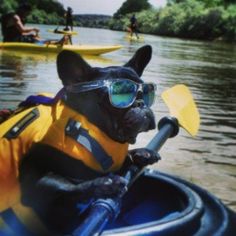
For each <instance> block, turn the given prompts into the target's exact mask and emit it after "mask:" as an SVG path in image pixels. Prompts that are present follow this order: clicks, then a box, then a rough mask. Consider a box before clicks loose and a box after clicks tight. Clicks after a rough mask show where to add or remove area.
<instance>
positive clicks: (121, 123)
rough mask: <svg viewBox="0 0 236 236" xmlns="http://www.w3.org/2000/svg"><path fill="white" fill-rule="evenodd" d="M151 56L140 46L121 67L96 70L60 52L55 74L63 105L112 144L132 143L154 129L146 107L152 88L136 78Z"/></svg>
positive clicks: (152, 91)
mask: <svg viewBox="0 0 236 236" xmlns="http://www.w3.org/2000/svg"><path fill="white" fill-rule="evenodd" d="M151 54H152V49H151V47H150V46H144V47H142V48H140V49H139V50H138V51H137V52H136V53H135V55H134V56H133V57H132V58H131V59H130V60H129V61H128V62H127V63H126V64H125V65H124V66H110V67H105V68H98V67H91V66H90V65H89V64H88V63H87V62H86V61H84V60H83V59H82V57H81V56H80V55H78V54H76V53H74V52H71V51H67V50H64V51H62V52H61V53H60V54H59V55H58V58H57V70H58V74H59V77H60V79H61V80H62V83H63V85H64V87H65V90H66V99H65V103H66V104H67V105H68V106H70V107H71V108H73V109H74V110H76V111H78V112H79V113H81V114H83V115H84V116H86V117H87V118H88V120H89V121H90V122H91V123H93V124H95V125H96V126H97V127H99V128H100V129H101V130H102V131H104V132H105V133H106V134H107V135H108V136H109V137H110V138H112V139H113V140H115V141H118V142H120V143H125V142H128V143H135V141H136V137H137V135H138V133H140V132H143V131H148V130H150V129H154V128H155V119H154V115H153V112H152V111H151V109H150V107H149V106H148V105H150V104H148V103H149V102H150V100H152V99H153V96H154V92H155V91H154V87H155V86H154V85H153V84H145V83H144V82H143V81H142V79H141V78H140V76H141V75H142V73H143V70H144V68H145V67H146V65H147V64H148V62H149V61H150V59H151Z"/></svg>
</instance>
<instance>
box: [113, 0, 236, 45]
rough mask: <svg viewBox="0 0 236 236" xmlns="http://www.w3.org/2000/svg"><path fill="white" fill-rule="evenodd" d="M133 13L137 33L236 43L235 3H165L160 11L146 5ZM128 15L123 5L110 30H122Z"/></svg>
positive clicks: (183, 0) (173, 0)
mask: <svg viewBox="0 0 236 236" xmlns="http://www.w3.org/2000/svg"><path fill="white" fill-rule="evenodd" d="M127 2H136V1H135V0H127V1H126V3H127ZM141 2H145V0H141ZM146 2H148V1H146ZM126 6H127V4H126ZM122 8H123V11H122V10H121V9H122ZM135 13H136V18H137V20H138V23H139V31H140V32H141V33H149V34H154V35H162V36H170V37H181V38H190V39H204V40H205V39H206V40H213V39H223V40H232V41H235V40H236V1H235V0H168V3H167V6H165V7H163V8H160V9H154V8H153V7H152V6H149V7H147V5H146V9H143V10H140V11H136V12H135ZM132 14H133V11H132V9H126V8H125V5H124V4H123V5H122V6H121V8H120V9H119V10H118V11H117V12H116V13H115V14H114V17H113V19H112V20H111V21H110V22H109V26H110V29H114V30H126V29H127V27H129V18H130V17H131V15H132Z"/></svg>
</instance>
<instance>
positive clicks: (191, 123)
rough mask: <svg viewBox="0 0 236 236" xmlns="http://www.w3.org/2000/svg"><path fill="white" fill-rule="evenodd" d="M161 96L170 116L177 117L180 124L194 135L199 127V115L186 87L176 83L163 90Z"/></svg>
mask: <svg viewBox="0 0 236 236" xmlns="http://www.w3.org/2000/svg"><path fill="white" fill-rule="evenodd" d="M161 97H162V99H163V100H164V102H165V103H166V105H167V106H168V108H169V110H170V114H171V116H174V117H175V118H177V120H178V122H179V124H180V126H181V127H183V128H184V129H185V130H186V131H187V132H188V133H190V134H191V135H192V136H195V135H196V134H197V132H198V129H199V125H200V116H199V113H198V109H197V106H196V104H195V102H194V100H193V97H192V94H191V92H190V90H189V89H188V87H186V86H185V85H183V84H179V85H176V86H174V87H172V88H170V89H168V90H166V91H164V92H163V93H162V95H161Z"/></svg>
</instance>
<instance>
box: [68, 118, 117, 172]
mask: <svg viewBox="0 0 236 236" xmlns="http://www.w3.org/2000/svg"><path fill="white" fill-rule="evenodd" d="M65 133H66V135H68V136H70V137H71V138H73V139H74V140H76V142H78V143H79V144H81V145H82V146H83V147H85V148H86V149H87V150H88V151H89V152H91V153H92V154H93V156H94V158H95V159H96V160H97V162H98V163H99V164H100V165H101V167H102V169H103V170H104V171H105V170H108V169H109V168H110V167H111V166H112V164H113V160H112V157H111V156H109V155H108V154H107V153H106V151H105V150H104V149H103V147H102V146H101V145H100V144H99V143H98V142H97V140H96V139H94V138H93V137H91V136H90V135H89V132H88V130H86V129H84V128H83V127H82V126H81V123H80V122H78V121H75V120H73V119H69V121H68V123H67V125H66V130H65Z"/></svg>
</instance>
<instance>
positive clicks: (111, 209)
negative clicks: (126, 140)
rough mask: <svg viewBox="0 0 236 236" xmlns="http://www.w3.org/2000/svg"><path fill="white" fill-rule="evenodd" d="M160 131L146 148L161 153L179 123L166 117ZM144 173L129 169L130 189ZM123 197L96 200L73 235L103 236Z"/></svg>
mask: <svg viewBox="0 0 236 236" xmlns="http://www.w3.org/2000/svg"><path fill="white" fill-rule="evenodd" d="M158 129H159V132H158V133H157V134H156V135H155V136H154V138H153V139H152V140H151V141H150V142H149V144H148V145H147V146H146V148H147V149H150V150H153V151H159V150H160V148H161V147H162V145H163V144H164V143H165V142H166V140H167V139H168V138H170V137H174V136H176V135H177V134H178V131H179V125H178V121H177V119H175V118H173V117H164V118H162V119H161V120H160V121H159V123H158ZM143 171H144V168H141V169H140V168H138V167H137V166H135V165H132V166H131V167H130V168H129V170H128V171H127V173H126V174H125V176H124V177H125V178H126V179H127V181H128V188H129V187H130V186H131V185H132V183H133V182H134V181H135V180H136V179H137V178H138V177H139V176H140V175H141V174H142V173H143ZM124 194H125V193H124ZM124 194H123V195H124ZM123 195H121V196H119V197H116V198H113V199H98V200H96V201H95V202H94V203H93V204H92V206H91V208H90V211H89V213H88V216H87V217H86V219H85V220H84V221H83V222H82V223H81V224H80V225H79V226H78V227H77V228H76V229H75V230H74V232H73V234H72V235H73V236H80V235H83V236H92V235H99V234H101V232H102V231H103V230H104V228H105V226H106V225H107V224H108V223H109V222H111V221H112V220H114V219H115V218H116V217H117V215H118V214H119V211H120V205H121V200H122V197H123Z"/></svg>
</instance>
